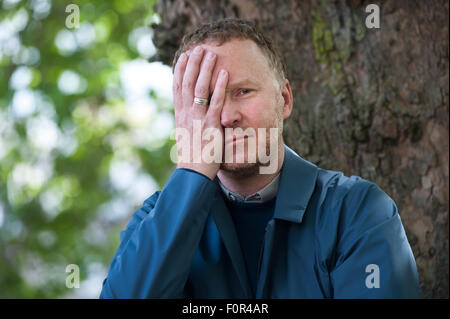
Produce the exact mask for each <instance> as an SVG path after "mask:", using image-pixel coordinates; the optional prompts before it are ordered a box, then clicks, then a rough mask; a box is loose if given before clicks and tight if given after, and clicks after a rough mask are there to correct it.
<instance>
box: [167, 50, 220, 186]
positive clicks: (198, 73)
mask: <svg viewBox="0 0 450 319" xmlns="http://www.w3.org/2000/svg"><path fill="white" fill-rule="evenodd" d="M188 53H189V56H188V55H187V54H186V53H182V54H181V55H180V57H179V59H178V62H177V64H176V66H175V71H174V80H173V98H174V107H175V123H176V127H177V128H183V129H186V130H187V132H189V134H190V135H189V138H188V141H186V140H185V139H179V140H177V148H178V153H179V154H180V151H181V150H183V149H186V148H189V150H190V152H189V153H190V156H189V160H187V161H180V160H179V161H178V165H177V168H189V169H192V170H194V171H197V172H199V173H202V174H204V175H206V176H208V177H209V178H210V179H214V177H215V176H216V175H217V172H218V171H219V168H220V161H221V159H222V158H220V159H219V160H220V161H217V160H216V161H213V162H212V163H209V162H208V161H204V159H203V158H202V156H201V153H202V150H203V146H204V144H208V143H210V142H209V141H203V139H202V138H201V137H202V136H203V133H204V132H205V130H207V129H213V130H214V131H216V132H220V134H221V139H213V142H214V143H220V145H217V146H215V147H214V149H216V148H217V147H219V148H220V149H221V150H222V153H223V138H224V135H223V128H222V125H221V123H220V114H221V112H222V107H223V104H224V101H225V89H226V86H227V83H228V73H227V72H226V71H225V70H221V71H220V72H219V75H218V78H217V81H216V84H215V87H214V91H213V95H212V97H211V101H210V103H209V105H207V104H204V105H199V104H196V103H194V97H197V98H202V99H208V98H209V95H210V89H209V88H210V83H211V80H212V74H213V71H214V67H215V64H216V60H217V56H216V54H214V53H213V52H210V51H208V52H206V50H205V49H204V48H202V47H201V46H197V47H195V48H194V50H192V51H190V52H188ZM194 121H199V123H201V125H200V126H199V127H200V132H195V133H196V134H200V140H201V145H193V144H194V143H196V141H195V139H193V138H192V137H193V136H194V130H193V129H194ZM183 143H188V144H189V145H186V144H185V145H183ZM195 147H197V149H200V156H198V154H199V153H198V152H194V148H195ZM196 155H197V156H196ZM194 156H195V157H194ZM220 157H221V156H220Z"/></svg>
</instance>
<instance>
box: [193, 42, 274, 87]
mask: <svg viewBox="0 0 450 319" xmlns="http://www.w3.org/2000/svg"><path fill="white" fill-rule="evenodd" d="M200 46H202V47H203V48H204V49H206V50H208V51H212V52H214V53H215V54H216V55H217V62H216V66H215V69H214V72H213V77H212V81H211V86H212V87H214V84H215V82H216V79H217V76H218V73H219V71H220V70H221V69H225V70H226V71H228V74H229V81H228V86H229V87H230V86H233V84H234V83H237V82H242V81H244V80H249V81H251V82H254V83H258V84H261V85H263V84H264V83H265V82H266V81H270V82H272V80H271V78H272V77H273V76H274V75H273V72H272V70H271V68H270V66H269V62H268V60H267V58H266V56H265V55H264V53H263V52H262V50H261V49H260V48H259V47H258V45H257V44H256V43H255V42H253V41H252V40H240V39H233V40H230V41H227V42H225V43H223V44H222V45H218V43H215V42H206V43H202V44H200Z"/></svg>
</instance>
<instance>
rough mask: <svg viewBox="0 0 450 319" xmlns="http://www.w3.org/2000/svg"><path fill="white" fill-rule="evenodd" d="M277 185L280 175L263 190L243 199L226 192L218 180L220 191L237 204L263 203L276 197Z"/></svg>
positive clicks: (238, 195) (235, 194)
mask: <svg viewBox="0 0 450 319" xmlns="http://www.w3.org/2000/svg"><path fill="white" fill-rule="evenodd" d="M279 184H280V174H278V175H277V176H275V178H274V179H273V180H272V181H271V182H270V183H269V184H267V185H266V186H265V187H264V188H262V189H260V190H259V191H257V192H256V193H254V194H251V195H249V196H247V197H244V196H242V195H240V194H238V193H234V192H232V191H230V190H228V189H227V188H226V187H225V186H223V185H222V183H221V182H220V180H219V185H220V187H221V188H222V191H223V192H224V194H225V196H226V197H227V198H228V199H229V200H231V201H238V202H252V203H264V202H267V201H268V200H271V199H272V198H274V197H275V196H276V195H277V192H278V186H279Z"/></svg>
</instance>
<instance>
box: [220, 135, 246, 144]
mask: <svg viewBox="0 0 450 319" xmlns="http://www.w3.org/2000/svg"><path fill="white" fill-rule="evenodd" d="M246 139H248V136H247V135H245V136H233V138H232V139H229V140H228V141H226V142H225V144H232V143H233V144H234V143H237V142H238V141H239V142H240V141H245V140H246Z"/></svg>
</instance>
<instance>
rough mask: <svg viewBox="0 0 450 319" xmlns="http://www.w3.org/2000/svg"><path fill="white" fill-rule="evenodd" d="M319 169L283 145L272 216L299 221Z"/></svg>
mask: <svg viewBox="0 0 450 319" xmlns="http://www.w3.org/2000/svg"><path fill="white" fill-rule="evenodd" d="M318 171H319V169H318V168H317V166H316V165H314V164H312V163H310V162H308V161H306V160H304V159H303V158H301V157H300V156H299V155H297V154H296V153H295V152H294V151H293V150H291V149H290V148H289V147H287V146H286V145H284V161H283V166H282V169H281V175H280V186H279V188H278V195H277V202H276V204H275V213H274V218H277V219H283V220H286V221H290V222H294V223H301V222H302V219H303V215H304V213H305V210H306V207H307V206H308V202H309V200H310V198H311V195H312V193H313V191H314V187H315V186H316V179H317V175H318Z"/></svg>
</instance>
